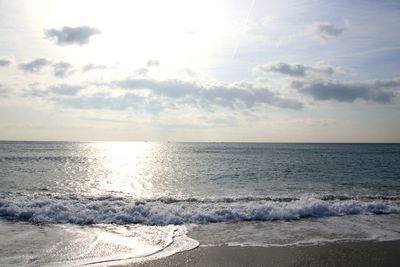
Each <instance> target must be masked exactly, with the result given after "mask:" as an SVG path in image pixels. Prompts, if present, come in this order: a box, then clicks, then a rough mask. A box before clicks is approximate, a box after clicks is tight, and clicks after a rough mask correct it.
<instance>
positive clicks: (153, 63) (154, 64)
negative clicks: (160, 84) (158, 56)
mask: <svg viewBox="0 0 400 267" xmlns="http://www.w3.org/2000/svg"><path fill="white" fill-rule="evenodd" d="M159 66H160V61H158V60H149V61H147V63H146V67H159Z"/></svg>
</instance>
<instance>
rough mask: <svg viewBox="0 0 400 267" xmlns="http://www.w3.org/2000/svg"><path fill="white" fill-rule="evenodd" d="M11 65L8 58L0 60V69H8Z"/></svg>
mask: <svg viewBox="0 0 400 267" xmlns="http://www.w3.org/2000/svg"><path fill="white" fill-rule="evenodd" d="M10 65H11V60H9V59H8V58H0V67H8V66H10Z"/></svg>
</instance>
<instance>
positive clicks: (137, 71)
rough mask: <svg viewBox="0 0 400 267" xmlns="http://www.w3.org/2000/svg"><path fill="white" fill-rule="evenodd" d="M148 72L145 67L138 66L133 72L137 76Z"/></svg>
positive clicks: (145, 74)
mask: <svg viewBox="0 0 400 267" xmlns="http://www.w3.org/2000/svg"><path fill="white" fill-rule="evenodd" d="M148 73H149V70H148V69H147V68H138V69H136V70H135V74H137V75H139V76H147V74H148Z"/></svg>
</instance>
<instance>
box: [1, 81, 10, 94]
mask: <svg viewBox="0 0 400 267" xmlns="http://www.w3.org/2000/svg"><path fill="white" fill-rule="evenodd" d="M10 92H11V90H10V88H8V87H7V86H5V85H4V84H1V83H0V96H1V97H7V96H9V94H10Z"/></svg>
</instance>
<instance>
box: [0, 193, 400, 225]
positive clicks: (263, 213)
mask: <svg viewBox="0 0 400 267" xmlns="http://www.w3.org/2000/svg"><path fill="white" fill-rule="evenodd" d="M391 213H396V214H398V213H400V203H399V201H398V197H396V196H393V197H384V196H361V197H359V196H357V197H344V196H323V197H320V198H316V197H302V198H267V197H266V198H255V197H245V198H222V199H196V198H187V199H177V198H167V197H164V198H155V199H141V200H137V199H136V200H135V199H129V198H124V197H114V196H100V197H76V196H52V195H50V194H49V195H36V196H25V195H23V194H3V195H1V196H0V218H3V219H8V220H16V221H28V222H31V223H38V224H60V223H71V224H81V225H87V224H146V225H169V224H176V225H179V224H186V223H195V224H207V223H217V222H233V221H273V220H299V219H303V218H311V217H315V218H318V217H329V216H345V215H357V214H391Z"/></svg>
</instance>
